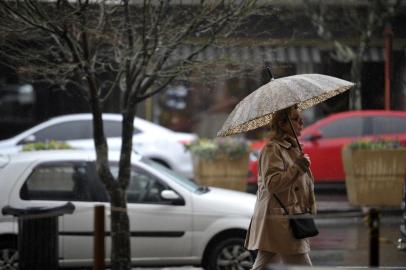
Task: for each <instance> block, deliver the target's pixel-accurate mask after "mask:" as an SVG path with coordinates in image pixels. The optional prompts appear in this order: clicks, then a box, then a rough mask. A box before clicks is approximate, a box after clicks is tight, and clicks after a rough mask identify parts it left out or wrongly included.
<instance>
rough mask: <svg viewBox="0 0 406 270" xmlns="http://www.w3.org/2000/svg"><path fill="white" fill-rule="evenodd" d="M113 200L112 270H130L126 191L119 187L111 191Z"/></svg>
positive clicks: (111, 203)
mask: <svg viewBox="0 0 406 270" xmlns="http://www.w3.org/2000/svg"><path fill="white" fill-rule="evenodd" d="M110 198H111V202H110V205H111V243H112V247H111V248H112V249H111V262H112V264H111V269H112V270H130V269H131V259H130V258H131V256H129V255H130V233H129V231H130V222H129V219H128V214H127V199H126V192H125V190H123V189H121V188H120V186H119V185H117V186H115V187H114V188H113V190H111V191H110Z"/></svg>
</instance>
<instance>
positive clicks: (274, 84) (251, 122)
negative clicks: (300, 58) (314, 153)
mask: <svg viewBox="0 0 406 270" xmlns="http://www.w3.org/2000/svg"><path fill="white" fill-rule="evenodd" d="M271 78H272V74H271ZM353 85H354V84H353V83H352V82H349V81H345V80H342V79H339V78H336V77H332V76H327V75H322V74H300V75H294V76H288V77H282V78H278V79H271V81H270V82H269V83H267V84H265V85H263V86H261V87H260V88H258V89H257V90H255V91H254V92H252V93H251V94H249V95H248V96H246V97H245V98H244V99H243V100H242V101H240V102H239V103H238V104H237V106H236V107H235V108H234V110H233V111H232V112H231V113H230V115H229V116H228V118H227V119H226V121H225V123H224V124H223V126H222V128H221V129H220V131H219V132H218V133H217V136H229V135H234V134H238V133H243V132H246V131H249V130H253V129H256V128H259V127H262V126H265V125H268V124H269V123H271V120H272V115H273V114H274V113H275V112H277V111H279V110H282V109H285V108H288V107H290V106H293V105H297V106H298V110H304V109H307V108H310V107H312V106H314V105H316V104H318V103H321V102H323V101H325V100H327V99H329V98H331V97H333V96H335V95H338V94H340V93H342V92H344V91H346V90H348V89H350V88H351V87H352V86H353ZM289 120H290V119H289ZM299 146H300V144H299Z"/></svg>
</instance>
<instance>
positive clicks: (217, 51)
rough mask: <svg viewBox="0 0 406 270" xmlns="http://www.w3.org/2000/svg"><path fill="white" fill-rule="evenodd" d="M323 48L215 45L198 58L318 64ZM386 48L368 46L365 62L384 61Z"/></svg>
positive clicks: (181, 53) (184, 49) (185, 49)
mask: <svg viewBox="0 0 406 270" xmlns="http://www.w3.org/2000/svg"><path fill="white" fill-rule="evenodd" d="M195 48H197V47H195V46H193V45H187V46H183V47H182V48H180V49H178V50H177V51H176V54H177V55H178V56H179V57H185V56H187V55H188V54H189V53H191V52H192V51H193V50H194V49H195ZM325 52H326V53H330V54H331V56H332V57H333V58H334V59H335V60H336V61H339V62H345V59H339V58H338V57H337V56H333V55H334V51H333V50H329V51H325ZM321 54H322V50H321V49H319V48H318V47H314V46H286V47H282V46H279V47H271V46H250V47H248V46H247V47H237V46H236V47H214V46H211V47H209V48H207V49H206V50H205V51H204V52H202V53H199V54H198V56H197V60H200V61H208V60H215V59H219V58H225V59H229V60H230V61H232V62H238V63H251V64H255V63H267V62H268V63H295V64H318V63H321ZM384 59H385V58H384V49H383V48H382V47H371V48H368V49H367V50H366V52H365V54H364V57H363V60H364V61H365V62H383V61H384Z"/></svg>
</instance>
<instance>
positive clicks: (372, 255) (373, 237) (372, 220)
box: [368, 208, 380, 267]
mask: <svg viewBox="0 0 406 270" xmlns="http://www.w3.org/2000/svg"><path fill="white" fill-rule="evenodd" d="M368 215H369V216H368V225H369V266H370V267H379V225H380V221H379V210H377V209H375V208H371V209H370V210H369V213H368Z"/></svg>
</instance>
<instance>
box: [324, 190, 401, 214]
mask: <svg viewBox="0 0 406 270" xmlns="http://www.w3.org/2000/svg"><path fill="white" fill-rule="evenodd" d="M316 201H317V211H318V213H320V214H328V213H349V212H350V213H366V212H367V211H368V208H366V207H360V206H354V205H351V204H350V203H349V202H348V200H347V196H346V195H345V194H338V195H336V194H334V195H328V194H318V195H317V194H316ZM378 209H380V210H381V213H382V214H383V215H401V213H402V209H401V206H400V205H399V207H395V206H394V207H378Z"/></svg>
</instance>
